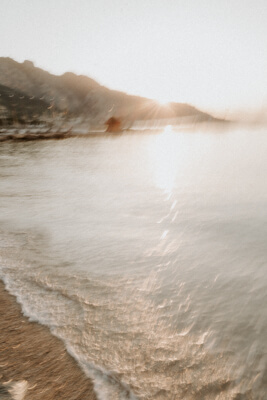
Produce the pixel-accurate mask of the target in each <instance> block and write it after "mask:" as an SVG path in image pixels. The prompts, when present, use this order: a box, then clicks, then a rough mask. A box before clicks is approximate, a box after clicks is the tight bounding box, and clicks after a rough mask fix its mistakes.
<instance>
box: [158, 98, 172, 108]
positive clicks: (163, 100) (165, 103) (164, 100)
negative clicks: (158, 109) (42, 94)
mask: <svg viewBox="0 0 267 400" xmlns="http://www.w3.org/2000/svg"><path fill="white" fill-rule="evenodd" d="M156 101H157V103H158V104H159V105H160V106H165V107H166V106H168V104H169V103H170V100H169V99H167V98H165V97H162V98H160V99H156Z"/></svg>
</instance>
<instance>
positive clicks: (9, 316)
mask: <svg viewBox="0 0 267 400" xmlns="http://www.w3.org/2000/svg"><path fill="white" fill-rule="evenodd" d="M0 326H1V329H0V386H1V387H0V398H1V399H2V398H3V399H4V398H8V397H5V394H4V392H5V388H6V386H2V385H3V384H4V383H7V382H8V381H11V382H9V384H11V383H12V382H20V381H26V382H24V384H25V387H27V391H26V395H25V400H31V399H35V400H36V399H46V400H50V399H51V400H52V399H53V400H55V399H57V400H59V399H64V400H66V399H68V400H71V399H73V400H74V399H75V400H78V399H81V400H86V399H88V400H94V399H96V396H95V394H94V391H93V384H92V382H91V381H90V380H89V379H88V378H87V377H86V376H85V375H84V374H83V372H82V371H81V370H80V368H79V367H78V365H77V364H76V362H75V361H74V360H73V359H72V357H71V356H70V355H69V354H68V353H67V351H66V350H65V347H64V345H63V343H62V342H61V341H60V340H59V339H57V338H56V337H54V336H53V335H52V334H51V333H50V331H49V329H48V328H46V327H44V326H42V325H39V324H37V323H35V322H30V321H29V320H28V319H27V318H26V317H24V316H23V315H22V313H21V309H20V306H19V304H18V303H17V302H16V300H15V298H14V297H13V296H11V295H10V294H9V293H8V292H7V291H6V290H5V287H4V284H3V283H2V282H0Z"/></svg>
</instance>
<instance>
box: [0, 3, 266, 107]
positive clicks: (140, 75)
mask: <svg viewBox="0 0 267 400" xmlns="http://www.w3.org/2000/svg"><path fill="white" fill-rule="evenodd" d="M0 38H1V40H0V56H4V57H11V58H13V59H15V60H16V61H19V62H22V61H24V60H25V59H27V60H31V61H33V62H34V63H35V65H36V66H38V67H41V68H44V69H46V70H48V71H49V72H51V73H54V74H62V73H64V72H66V71H72V72H75V73H78V74H84V75H88V76H90V77H91V78H93V79H95V80H97V81H98V82H99V83H101V84H102V85H105V86H107V87H109V88H111V89H117V90H121V91H124V92H127V93H130V94H136V95H141V96H145V97H149V98H155V99H157V100H159V101H160V102H163V103H164V102H167V101H177V102H187V103H190V104H193V105H195V106H197V107H199V108H201V109H203V110H207V111H211V112H214V113H217V114H218V113H220V112H223V113H227V112H228V111H229V110H230V111H233V110H240V109H242V110H245V111H246V110H254V109H261V108H263V107H267V0H128V1H127V0H112V1H111V0H0Z"/></svg>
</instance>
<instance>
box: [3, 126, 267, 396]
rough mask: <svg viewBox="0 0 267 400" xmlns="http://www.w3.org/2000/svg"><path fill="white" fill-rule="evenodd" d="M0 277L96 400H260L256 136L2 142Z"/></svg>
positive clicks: (256, 132) (265, 314) (262, 148)
mask: <svg viewBox="0 0 267 400" xmlns="http://www.w3.org/2000/svg"><path fill="white" fill-rule="evenodd" d="M0 278H1V279H2V280H3V281H4V283H5V285H6V288H7V290H8V291H9V292H10V293H12V294H13V295H15V296H16V299H17V301H18V302H19V303H20V305H21V308H22V311H23V313H24V314H25V315H26V316H28V317H29V318H30V320H32V321H37V322H39V323H40V324H43V325H46V326H48V327H49V328H50V330H51V333H52V334H53V335H55V336H57V337H58V338H60V339H61V340H62V341H63V342H64V344H65V347H66V348H67V350H68V352H69V353H70V354H71V356H72V357H73V358H74V359H75V360H76V362H77V363H78V364H79V366H80V368H81V369H82V370H83V371H84V373H85V374H86V375H87V376H88V377H90V378H91V379H92V380H93V383H94V388H95V392H96V394H97V397H98V399H99V400H126V399H131V400H137V399H140V400H152V399H153V400H180V399H187V400H191V399H196V400H202V399H212V400H214V399H217V400H225V399H235V400H250V399H253V400H254V399H255V400H263V399H266V398H267V128H266V126H265V127H264V126H257V125H253V126H244V125H230V124H229V125H228V126H222V125H221V126H220V127H217V126H216V125H213V124H210V125H205V124H199V125H196V126H194V127H192V126H191V127H186V126H184V127H182V126H180V127H175V126H167V127H164V128H160V129H158V130H156V131H151V130H142V131H138V130H136V131H128V132H124V133H123V134H121V135H110V136H105V135H99V136H97V135H93V136H92V137H77V138H69V139H65V140H40V141H28V142H26V141H16V142H15V141H6V142H3V143H1V147H0Z"/></svg>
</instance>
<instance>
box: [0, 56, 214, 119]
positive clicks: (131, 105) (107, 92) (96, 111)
mask: <svg viewBox="0 0 267 400" xmlns="http://www.w3.org/2000/svg"><path fill="white" fill-rule="evenodd" d="M8 93H9V94H8ZM7 96H9V97H7ZM8 99H10V101H9V100H8ZM11 99H13V100H11ZM23 108H24V109H25V118H24V119H23V116H22V111H23ZM1 110H2V111H1ZM4 114H6V115H8V116H9V118H10V119H12V118H14V119H16V120H18V121H23V120H27V119H28V120H47V119H48V120H52V119H53V118H54V117H55V116H59V115H61V116H64V118H80V119H81V120H90V121H92V122H93V123H94V124H97V123H99V124H101V123H104V122H105V121H106V120H107V119H108V118H109V117H112V116H113V117H116V118H119V119H121V120H122V121H126V122H128V123H131V122H133V121H136V120H143V121H146V120H155V119H156V120H158V119H166V118H181V117H188V116H190V117H195V118H196V119H197V120H199V121H213V120H214V121H216V120H217V119H216V118H214V117H212V116H211V115H209V114H206V113H204V112H202V111H200V110H198V109H197V108H195V107H193V106H191V105H188V104H185V103H174V102H172V103H169V104H168V105H166V106H163V105H160V104H159V103H158V102H157V101H156V100H152V99H148V98H145V97H140V96H134V95H130V94H127V93H124V92H120V91H116V90H112V89H109V88H106V87H105V86H102V85H101V84H99V83H98V82H96V81H95V80H93V79H92V78H90V77H88V76H85V75H77V74H75V73H73V72H65V73H64V74H62V75H53V74H51V73H49V72H48V71H45V70H43V69H41V68H38V67H36V66H35V65H34V64H33V62H32V61H29V60H25V61H24V62H22V63H19V62H17V61H15V60H13V59H12V58H9V57H0V119H1V118H2V119H3V115H4Z"/></svg>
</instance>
